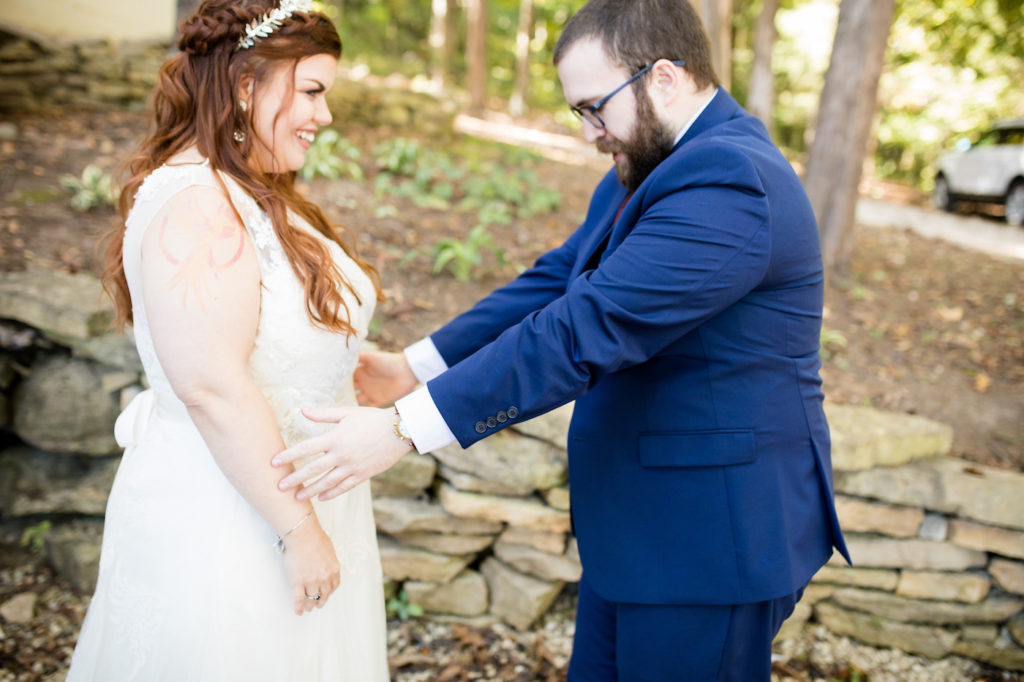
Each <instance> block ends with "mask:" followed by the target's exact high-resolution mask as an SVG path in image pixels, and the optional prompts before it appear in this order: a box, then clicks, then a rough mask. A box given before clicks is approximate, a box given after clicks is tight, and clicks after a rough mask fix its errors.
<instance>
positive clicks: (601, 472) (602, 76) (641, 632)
mask: <svg viewBox="0 0 1024 682" xmlns="http://www.w3.org/2000/svg"><path fill="white" fill-rule="evenodd" d="M555 64H556V65H557V67H558V73H559V77H560V79H561V82H562V87H563V90H564V93H565V96H566V99H567V100H568V102H569V105H570V108H571V109H572V110H573V111H574V112H575V113H576V114H577V115H579V116H580V117H581V119H582V121H583V133H584V136H585V137H586V139H587V140H588V141H591V142H595V143H596V144H597V148H598V149H599V150H600V151H602V152H607V153H609V154H611V155H612V158H613V160H614V164H615V168H614V172H612V171H609V173H608V174H607V175H606V176H605V177H604V179H603V180H602V181H601V182H600V184H599V185H598V186H597V188H596V190H595V191H594V194H593V197H592V199H591V203H590V208H589V211H588V213H587V216H586V219H585V221H584V222H583V224H582V225H581V226H580V227H579V228H578V229H577V230H576V232H574V233H573V234H572V236H570V237H569V238H568V239H567V240H566V242H565V243H564V244H563V245H562V246H560V247H558V248H556V249H554V250H553V251H551V252H549V253H547V254H545V255H544V256H542V257H541V258H540V259H539V260H538V261H537V263H536V264H535V265H534V267H533V268H531V269H530V270H527V271H526V272H525V273H523V274H522V275H521V276H519V277H518V278H517V279H516V280H514V281H513V282H512V283H510V284H509V285H507V286H505V287H503V288H501V289H498V290H497V291H495V292H493V293H492V294H490V295H489V296H488V297H487V298H485V299H484V300H482V301H481V302H479V303H478V304H477V305H476V306H475V307H474V308H473V309H472V310H470V311H469V312H467V313H464V314H463V315H461V316H459V317H457V318H455V320H453V321H452V322H450V323H449V324H448V325H446V326H445V327H443V328H441V329H440V330H438V331H436V332H435V333H434V334H432V335H431V336H430V337H429V338H428V339H424V340H423V341H420V342H419V343H417V344H414V345H413V346H411V347H409V348H407V349H406V351H405V353H404V354H387V353H369V354H364V356H363V358H362V365H361V367H360V368H359V370H357V373H356V382H357V387H358V388H360V389H361V391H362V399H363V402H364V403H365V404H370V405H382V404H389V403H390V402H391V401H392V400H394V399H395V398H398V397H401V396H403V395H405V394H406V393H409V392H410V391H412V389H414V388H415V386H416V384H417V379H419V380H420V381H423V382H424V383H426V386H424V387H421V388H419V389H418V390H415V391H413V392H411V393H410V394H409V395H407V396H406V397H403V398H401V399H400V400H398V401H397V403H396V407H397V414H396V411H394V410H385V409H376V408H368V407H360V408H335V409H326V410H318V411H310V412H309V413H308V414H309V416H310V417H311V418H314V419H317V420H319V421H333V422H340V424H339V426H337V427H336V428H334V429H332V430H331V431H329V432H327V434H326V435H324V436H321V437H319V438H314V439H311V440H309V441H307V442H305V443H301V444H299V445H296V446H294V447H292V448H290V449H289V450H286V451H285V452H284V453H282V454H280V455H278V457H276V458H275V464H282V463H284V462H289V461H292V460H294V459H296V458H299V457H303V456H309V455H314V454H318V453H323V454H322V455H321V456H320V457H319V458H317V459H316V460H314V461H313V462H311V463H309V464H308V465H306V466H305V467H303V468H302V469H300V470H299V471H297V472H296V473H295V474H292V475H290V476H288V477H286V478H285V479H284V480H283V481H282V487H283V488H288V487H295V486H297V485H299V483H300V482H301V481H303V480H308V479H309V478H311V477H312V476H314V475H316V474H319V473H323V472H326V475H325V476H324V477H323V478H322V479H321V480H320V481H318V482H317V483H315V484H313V485H311V486H310V487H309V488H306V489H304V490H301V491H300V496H310V495H314V494H318V493H324V492H325V491H326V493H327V494H326V495H322V496H323V497H325V498H329V497H333V496H335V495H337V494H340V493H342V492H344V491H346V490H348V489H350V488H352V487H353V486H354V485H357V484H359V483H361V482H363V481H365V480H366V479H367V478H368V477H370V476H372V475H374V474H376V473H378V472H380V471H382V470H384V469H386V468H387V467H389V466H391V464H393V463H394V462H395V461H397V460H398V459H399V458H400V457H401V456H402V454H404V453H405V452H407V451H408V449H409V447H410V442H414V443H415V445H416V447H417V449H418V450H419V451H420V452H429V451H431V450H434V449H436V448H439V447H441V446H444V445H446V444H447V443H449V442H451V441H453V440H458V442H459V443H460V444H461V445H462V446H463V447H468V446H469V445H471V444H473V443H474V442H476V441H478V440H480V439H482V438H485V437H487V436H489V435H491V434H493V433H495V432H497V431H498V430H500V429H503V428H505V427H507V426H510V425H512V424H516V423H519V422H522V421H525V420H527V419H530V418H532V417H535V416H537V415H539V414H542V413H544V412H547V411H548V410H551V409H553V408H555V407H558V406H559V405H562V404H564V403H566V402H568V401H571V400H575V401H576V406H575V412H574V415H573V420H572V425H571V427H570V430H569V476H570V490H571V496H572V500H571V502H572V517H573V523H574V529H575V532H576V536H577V538H578V541H579V550H580V556H581V559H582V563H583V577H582V579H581V581H580V586H579V605H578V611H577V626H576V635H575V640H574V649H573V656H572V661H571V663H570V669H569V679H570V680H581V681H584V680H585V681H590V680H659V681H660V680H743V681H744V682H751V681H757V680H763V681H765V682H767V680H768V679H769V677H770V659H771V641H772V638H773V636H774V635H775V633H776V632H777V630H778V628H779V626H780V624H781V622H782V620H783V619H785V618H786V616H788V615H789V614H790V613H791V612H792V610H793V606H794V604H795V603H796V601H797V600H798V599H799V598H800V595H801V593H802V591H803V588H804V587H805V586H806V584H807V582H808V581H809V580H810V578H811V576H812V575H813V574H814V573H815V571H817V570H818V568H819V567H820V566H821V565H822V564H824V563H825V561H827V560H828V558H829V556H830V555H831V554H832V548H833V547H836V548H838V549H839V551H840V552H841V553H842V554H843V555H844V556H846V549H845V546H844V542H843V539H842V535H841V533H840V530H839V526H838V523H837V521H836V514H835V509H834V507H833V501H832V480H831V479H832V473H831V464H830V459H829V433H828V426H827V424H826V422H825V416H824V412H823V410H822V398H823V396H822V393H821V389H820V384H821V381H820V379H819V377H818V369H819V366H820V362H819V359H818V344H819V333H820V324H821V310H822V295H823V272H822V264H821V256H820V251H819V245H818V233H817V229H816V226H815V221H814V216H813V214H812V212H811V207H810V205H809V203H808V200H807V197H806V195H805V194H804V190H803V189H802V187H801V185H800V182H799V180H798V179H797V177H796V175H795V174H794V172H793V170H792V168H791V167H790V165H789V164H788V163H787V162H786V160H785V159H784V158H783V157H782V155H781V154H780V153H779V151H778V150H777V149H776V148H775V147H774V146H773V144H772V143H771V141H770V140H769V138H768V135H767V134H766V132H765V129H764V127H763V126H762V125H761V123H760V122H759V121H758V120H757V119H755V118H753V117H751V116H750V115H748V114H747V113H746V112H744V111H743V109H741V108H740V107H739V106H738V105H737V104H736V102H735V101H734V100H733V99H732V98H731V97H730V96H729V94H728V93H727V92H725V91H724V90H722V89H721V88H719V87H718V85H717V79H716V76H715V74H714V72H713V70H712V67H711V63H710V50H709V45H708V39H707V36H706V35H705V33H704V31H703V28H702V27H701V24H700V20H699V18H698V17H697V16H696V14H695V13H694V11H693V9H692V8H691V6H690V4H689V2H687V0H591V2H589V3H588V4H587V5H586V6H585V7H584V8H583V9H582V10H580V11H579V13H577V14H576V15H575V16H574V17H573V18H572V19H571V20H570V21H569V23H568V24H567V25H566V28H565V31H564V33H563V34H562V36H561V38H560V39H559V41H558V44H557V46H556V48H555ZM410 438H411V441H410V440H409V439H410Z"/></svg>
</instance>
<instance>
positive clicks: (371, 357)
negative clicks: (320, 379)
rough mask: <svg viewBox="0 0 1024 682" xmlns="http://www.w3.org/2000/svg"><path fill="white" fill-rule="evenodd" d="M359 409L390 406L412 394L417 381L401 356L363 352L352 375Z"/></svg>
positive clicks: (398, 354) (401, 354)
mask: <svg viewBox="0 0 1024 682" xmlns="http://www.w3.org/2000/svg"><path fill="white" fill-rule="evenodd" d="M352 381H353V383H354V384H355V387H356V397H357V398H358V400H359V404H360V405H367V406H370V407H381V406H383V405H390V404H391V403H393V402H395V401H396V400H398V399H399V398H401V397H402V396H404V395H407V394H408V393H410V392H412V390H413V389H414V388H416V385H417V384H418V383H419V381H418V380H417V379H416V375H415V374H413V373H412V369H411V368H410V367H409V363H408V362H407V361H406V359H405V354H404V353H380V352H377V351H364V352H362V353H360V354H359V365H358V366H357V367H356V370H355V373H354V374H353V375H352Z"/></svg>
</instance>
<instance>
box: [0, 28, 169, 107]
mask: <svg viewBox="0 0 1024 682" xmlns="http://www.w3.org/2000/svg"><path fill="white" fill-rule="evenodd" d="M169 47H170V46H169V45H168V44H167V43H166V42H159V43H152V42H135V43H130V42H120V43H115V42H111V41H106V40H88V41H60V40H51V39H45V38H42V37H39V36H30V35H25V34H22V33H12V32H6V31H3V30H0V112H15V111H40V110H48V109H114V108H123V107H135V108H137V107H141V106H143V105H144V104H145V103H146V101H147V100H148V98H149V95H150V93H151V92H152V90H153V86H154V85H156V82H157V71H158V70H159V68H160V64H162V63H163V61H164V60H165V59H166V58H167V56H168V49H169Z"/></svg>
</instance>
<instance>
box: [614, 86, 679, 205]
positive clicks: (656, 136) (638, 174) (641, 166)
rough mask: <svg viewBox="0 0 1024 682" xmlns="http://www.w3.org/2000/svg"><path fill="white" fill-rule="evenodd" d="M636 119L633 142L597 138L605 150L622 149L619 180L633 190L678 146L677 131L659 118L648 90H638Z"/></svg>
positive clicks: (631, 135) (618, 169) (616, 171)
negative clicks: (676, 142) (675, 133)
mask: <svg viewBox="0 0 1024 682" xmlns="http://www.w3.org/2000/svg"><path fill="white" fill-rule="evenodd" d="M636 99H637V106H636V121H635V123H634V124H633V129H632V130H631V131H630V135H629V142H622V141H620V140H613V141H607V140H606V139H605V138H601V139H599V140H598V141H597V150H598V151H600V152H604V153H612V154H614V153H615V152H622V154H623V156H625V157H626V158H625V161H624V162H623V163H621V164H619V163H617V164H615V173H616V174H617V175H618V176H619V182H621V183H622V184H623V185H625V187H626V189H628V190H629V191H630V192H635V191H636V188H637V187H639V186H640V184H641V183H642V182H643V181H644V180H646V179H647V176H648V175H650V174H651V171H653V170H654V169H655V168H657V167H658V164H660V163H661V162H662V161H664V160H665V159H666V158H668V155H669V154H671V153H672V148H673V147H675V135H674V134H673V133H672V132H671V131H669V130H668V129H667V128H666V127H665V126H664V125H663V124H662V123H661V121H659V120H658V118H657V116H655V114H654V106H653V105H652V104H651V99H650V97H648V95H647V91H646V90H642V91H641V92H640V93H638V94H637V98H636Z"/></svg>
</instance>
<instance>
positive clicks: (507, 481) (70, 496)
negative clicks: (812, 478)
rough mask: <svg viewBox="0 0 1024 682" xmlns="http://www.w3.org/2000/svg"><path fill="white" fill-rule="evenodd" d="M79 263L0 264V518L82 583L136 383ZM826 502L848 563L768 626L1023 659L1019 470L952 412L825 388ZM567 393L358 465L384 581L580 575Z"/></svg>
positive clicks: (527, 582)
mask: <svg viewBox="0 0 1024 682" xmlns="http://www.w3.org/2000/svg"><path fill="white" fill-rule="evenodd" d="M110 318H111V311H110V309H109V306H108V305H107V304H106V302H105V301H104V299H102V298H101V296H100V289H99V285H98V283H97V282H96V281H95V280H94V279H92V278H91V277H88V276H85V275H66V274H62V273H53V272H46V271H33V272H26V273H7V274H0V389H2V390H0V429H2V430H0V515H2V516H0V535H2V536H3V539H5V540H6V541H10V540H11V539H12V538H16V537H17V535H18V533H20V531H21V529H23V528H24V527H27V526H28V525H31V524H34V523H37V522H38V521H40V520H41V519H44V518H47V519H52V520H53V521H54V527H53V529H52V530H51V531H50V532H49V533H48V534H47V536H46V540H45V546H46V552H47V556H48V557H49V559H50V561H51V562H52V563H53V565H54V566H55V567H56V568H57V570H58V571H59V572H60V573H61V574H62V575H63V576H64V577H65V578H66V579H67V580H68V581H69V582H70V583H71V584H72V585H74V586H75V588H76V589H78V590H81V591H83V592H89V591H91V589H92V587H93V585H94V583H95V579H96V568H97V560H98V554H99V537H100V534H101V531H102V519H101V517H102V514H103V511H104V507H105V504H106V497H107V493H108V491H109V488H110V484H111V481H112V479H113V474H114V471H115V469H116V467H117V463H118V459H119V453H118V450H117V448H116V446H115V444H114V442H113V436H112V433H113V421H114V418H115V417H116V415H117V413H118V410H119V409H120V408H121V406H123V405H124V404H125V403H126V402H127V401H128V400H130V399H131V397H133V396H134V395H135V394H136V393H137V392H138V391H139V390H141V388H142V385H141V383H142V379H141V376H140V371H141V368H140V366H139V362H138V358H137V356H136V355H135V352H134V348H133V346H132V343H131V339H130V337H115V336H111V335H109V334H107V333H106V331H105V330H106V326H107V324H108V323H109V320H110ZM828 413H829V420H830V422H831V425H832V431H833V441H834V455H833V461H834V465H835V468H836V490H837V508H838V511H839V516H840V519H841V522H842V524H843V526H844V528H845V529H846V532H847V540H848V543H849V546H850V550H851V553H852V555H853V558H854V561H855V564H856V565H855V567H852V568H851V567H847V566H846V565H845V564H844V563H843V562H841V561H837V560H833V562H831V563H830V564H829V565H828V566H826V567H825V568H823V569H822V570H821V571H820V572H819V574H818V575H817V576H816V577H815V579H814V581H813V582H812V583H811V585H810V586H809V588H808V589H807V592H806V594H805V596H804V599H803V600H802V601H801V603H800V604H799V605H798V607H797V611H796V612H795V613H794V615H793V617H792V618H791V619H790V620H789V621H787V623H786V624H785V626H784V631H783V632H782V633H780V637H785V636H788V635H789V634H792V633H793V632H794V630H796V629H798V628H801V627H803V626H804V625H805V624H806V623H807V622H809V621H817V622H819V623H823V624H824V625H826V626H827V627H828V628H830V629H831V630H833V631H834V632H837V633H840V634H844V635H849V636H851V637H854V638H856V639H859V640H862V641H864V642H867V643H870V644H875V645H878V646H886V647H888V646H895V647H898V648H901V649H904V650H906V651H910V652H914V653H918V654H923V655H925V656H930V657H942V656H945V655H947V654H949V653H958V654H961V655H964V656H968V657H972V658H976V659H979V660H982V661H986V662H988V663H991V664H993V665H996V666H1000V667H1003V668H1008V669H1015V670H1024V649H1022V647H1021V643H1022V642H1024V611H1022V608H1024V505H1022V504H1021V500H1022V499H1024V476H1021V475H1019V474H1014V473H1008V472H1004V471H998V470H994V469H989V468H985V467H981V466H978V465H975V464H971V463H968V462H963V461H959V460H956V459H952V458H949V457H948V456H947V455H948V452H949V448H950V442H951V440H952V433H951V430H950V429H949V428H948V427H946V426H944V425H942V424H937V423H935V422H932V421H930V420H927V419H923V418H920V417H913V416H908V415H897V414H889V413H883V412H879V411H876V410H872V409H869V408H858V407H849V406H836V405H830V406H829V407H828ZM570 414H571V407H564V408H561V409H559V410H556V411H554V412H552V413H550V414H548V415H545V416H543V417H540V418H537V419H534V420H532V421H530V422H526V423H523V424H520V425H517V426H516V427H514V429H508V430H506V431H503V432H501V433H499V434H496V435H495V436H493V437H491V438H488V439H486V440H484V441H481V442H480V443H478V444H477V445H475V446H473V447H472V448H470V449H469V450H465V451H464V450H461V449H460V448H458V447H457V446H452V447H448V448H445V449H443V450H441V451H440V452H438V453H436V455H434V456H424V455H419V454H416V453H411V454H409V455H407V456H406V457H405V458H403V460H402V461H401V462H399V464H398V465H396V466H395V467H394V468H392V469H391V470H390V471H388V472H386V473H385V474H383V475H381V476H379V477H377V478H376V479H374V480H373V481H372V487H373V491H374V512H375V515H376V521H377V527H378V530H379V533H380V549H381V559H382V563H383V568H384V573H385V576H386V579H387V588H388V593H389V595H394V594H395V592H396V591H397V590H398V588H399V587H402V588H404V590H405V591H406V594H407V596H408V599H409V601H410V602H412V603H415V604H418V605H420V606H421V607H422V608H423V609H424V610H425V611H426V612H427V614H428V615H429V616H430V617H438V618H451V617H456V618H462V619H471V620H472V619H478V620H479V619H494V618H499V619H502V620H504V621H506V622H508V623H510V624H512V625H514V626H516V627H518V628H526V627H529V626H530V624H531V623H533V622H534V621H535V620H536V619H537V618H538V617H539V616H540V615H541V614H542V613H544V611H545V610H546V609H547V608H548V607H549V606H550V605H551V603H552V602H553V601H554V599H555V597H556V596H557V595H558V593H559V592H560V591H561V590H562V589H563V587H564V586H565V585H566V583H571V582H574V581H576V580H578V579H579V576H580V565H579V556H578V554H577V549H576V542H575V539H574V538H573V537H572V535H571V533H570V527H569V513H568V507H569V498H568V490H567V488H566V483H567V476H568V474H567V460H566V453H565V447H566V432H567V427H568V420H569V417H570Z"/></svg>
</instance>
